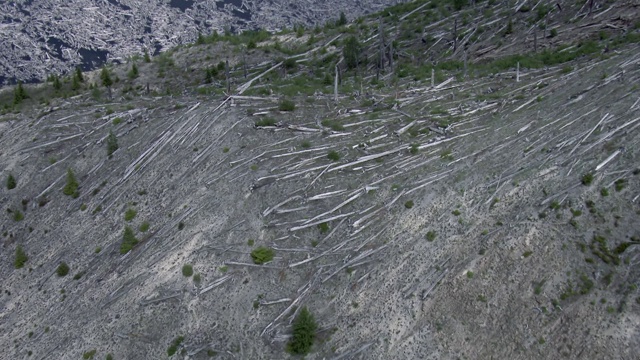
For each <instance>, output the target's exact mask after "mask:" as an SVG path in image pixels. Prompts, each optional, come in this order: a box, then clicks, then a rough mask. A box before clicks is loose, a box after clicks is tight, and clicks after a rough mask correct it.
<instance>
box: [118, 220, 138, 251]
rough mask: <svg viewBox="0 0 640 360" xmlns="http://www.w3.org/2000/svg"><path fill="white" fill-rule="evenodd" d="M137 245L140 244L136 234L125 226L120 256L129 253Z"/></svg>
mask: <svg viewBox="0 0 640 360" xmlns="http://www.w3.org/2000/svg"><path fill="white" fill-rule="evenodd" d="M136 244H138V239H136V234H135V233H134V232H133V229H132V228H130V227H129V226H125V227H124V234H123V235H122V243H121V244H120V254H126V253H128V252H129V251H131V249H133V247H134V246H136Z"/></svg>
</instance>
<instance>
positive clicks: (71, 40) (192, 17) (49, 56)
mask: <svg viewBox="0 0 640 360" xmlns="http://www.w3.org/2000/svg"><path fill="white" fill-rule="evenodd" d="M391 3H396V1H391V0H366V1H364V0H363V1H350V2H345V1H337V0H329V1H308V2H299V1H286V0H276V1H253V0H242V1H241V0H222V1H213V0H192V1H190V0H170V1H156V0H143V1H137V0H135V1H134V0H109V1H105V0H73V1H65V2H63V3H60V2H55V1H2V2H0V85H5V84H9V83H14V84H15V81H16V80H20V81H23V82H25V81H38V80H40V81H41V80H44V79H45V78H46V77H47V76H48V75H50V74H61V73H66V72H68V71H69V70H71V69H74V68H75V67H76V66H79V65H81V66H82V67H83V69H84V70H89V69H93V68H95V66H96V65H98V66H100V65H101V64H103V63H104V62H107V61H108V62H111V61H114V60H116V61H117V60H119V61H123V60H124V58H126V57H129V56H132V55H135V54H142V52H143V51H144V50H145V49H146V50H147V51H149V53H152V54H153V53H158V52H160V51H164V50H167V49H170V48H172V47H175V46H176V45H180V44H186V43H189V42H192V41H194V40H195V39H196V37H197V35H198V33H199V32H200V33H203V34H210V33H212V32H213V31H218V32H219V33H222V32H224V31H225V30H227V31H242V30H251V29H265V30H269V31H274V30H279V29H284V28H287V27H292V26H293V25H296V24H300V25H304V26H312V25H314V24H322V23H324V22H325V21H327V20H330V19H334V20H335V19H337V18H338V15H339V14H340V11H344V12H345V13H346V14H348V16H349V18H351V19H353V18H355V17H357V16H360V15H363V14H366V13H368V12H374V11H378V10H381V9H382V8H383V7H384V6H388V5H389V4H391Z"/></svg>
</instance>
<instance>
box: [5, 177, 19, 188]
mask: <svg viewBox="0 0 640 360" xmlns="http://www.w3.org/2000/svg"><path fill="white" fill-rule="evenodd" d="M17 185H18V183H17V182H16V178H14V177H13V175H11V174H9V176H8V177H7V189H8V190H13V189H15V188H16V186H17Z"/></svg>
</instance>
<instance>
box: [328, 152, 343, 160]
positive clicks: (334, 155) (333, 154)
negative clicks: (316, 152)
mask: <svg viewBox="0 0 640 360" xmlns="http://www.w3.org/2000/svg"><path fill="white" fill-rule="evenodd" d="M327 158H328V159H329V160H332V161H338V160H340V154H339V153H338V152H337V151H335V150H331V151H329V153H328V154H327Z"/></svg>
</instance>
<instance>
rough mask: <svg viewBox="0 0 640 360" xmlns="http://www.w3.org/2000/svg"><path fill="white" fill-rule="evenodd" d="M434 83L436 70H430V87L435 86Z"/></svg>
mask: <svg viewBox="0 0 640 360" xmlns="http://www.w3.org/2000/svg"><path fill="white" fill-rule="evenodd" d="M435 82H436V70H435V69H434V68H431V87H434V86H435Z"/></svg>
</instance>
